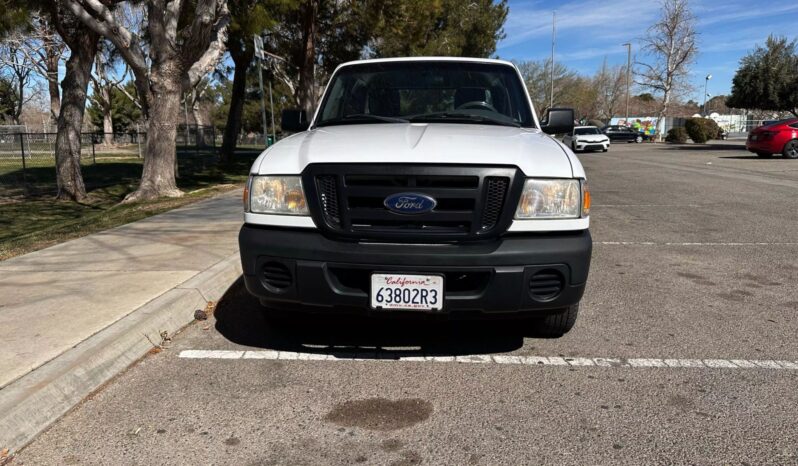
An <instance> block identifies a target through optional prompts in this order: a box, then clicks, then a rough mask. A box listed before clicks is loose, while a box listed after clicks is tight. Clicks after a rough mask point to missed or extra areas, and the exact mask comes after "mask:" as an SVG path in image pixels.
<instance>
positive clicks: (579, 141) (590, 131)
mask: <svg viewBox="0 0 798 466" xmlns="http://www.w3.org/2000/svg"><path fill="white" fill-rule="evenodd" d="M562 142H563V144H565V145H567V146H568V147H570V148H571V150H573V151H574V152H577V151H586V150H600V151H602V152H607V151H608V150H609V148H610V138H608V137H607V135H605V134H604V133H602V132H601V131H599V129H598V128H596V127H595V126H576V127H574V130H573V131H571V132H570V133H568V134H566V135H565V136H564V137H563V138H562Z"/></svg>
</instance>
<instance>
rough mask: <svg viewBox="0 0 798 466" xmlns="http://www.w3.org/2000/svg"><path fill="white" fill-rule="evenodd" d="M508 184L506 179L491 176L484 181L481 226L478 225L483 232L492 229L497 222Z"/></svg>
mask: <svg viewBox="0 0 798 466" xmlns="http://www.w3.org/2000/svg"><path fill="white" fill-rule="evenodd" d="M508 184H509V180H508V179H507V178H500V177H494V176H492V177H489V178H488V179H487V180H485V207H484V208H483V209H482V224H481V225H480V228H481V229H482V230H483V231H485V230H490V229H492V228H493V227H495V226H496V222H498V221H499V217H500V216H501V214H502V207H503V206H504V196H505V195H506V194H507V185H508Z"/></svg>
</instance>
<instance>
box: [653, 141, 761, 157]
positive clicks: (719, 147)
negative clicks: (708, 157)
mask: <svg viewBox="0 0 798 466" xmlns="http://www.w3.org/2000/svg"><path fill="white" fill-rule="evenodd" d="M662 147H663V148H664V149H665V150H686V151H710V150H712V151H745V150H746V149H745V143H742V144H734V143H726V144H712V143H709V144H664V145H663V146H662ZM754 157H756V155H754Z"/></svg>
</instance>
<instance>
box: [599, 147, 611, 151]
mask: <svg viewBox="0 0 798 466" xmlns="http://www.w3.org/2000/svg"><path fill="white" fill-rule="evenodd" d="M608 150H610V148H609V147H605V148H604V149H601V152H607V151H608Z"/></svg>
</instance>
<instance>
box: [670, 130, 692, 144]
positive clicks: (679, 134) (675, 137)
mask: <svg viewBox="0 0 798 466" xmlns="http://www.w3.org/2000/svg"><path fill="white" fill-rule="evenodd" d="M665 141H667V142H674V143H677V144H684V143H685V142H687V130H685V129H684V128H671V129H669V130H668V135H667V136H665Z"/></svg>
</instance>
